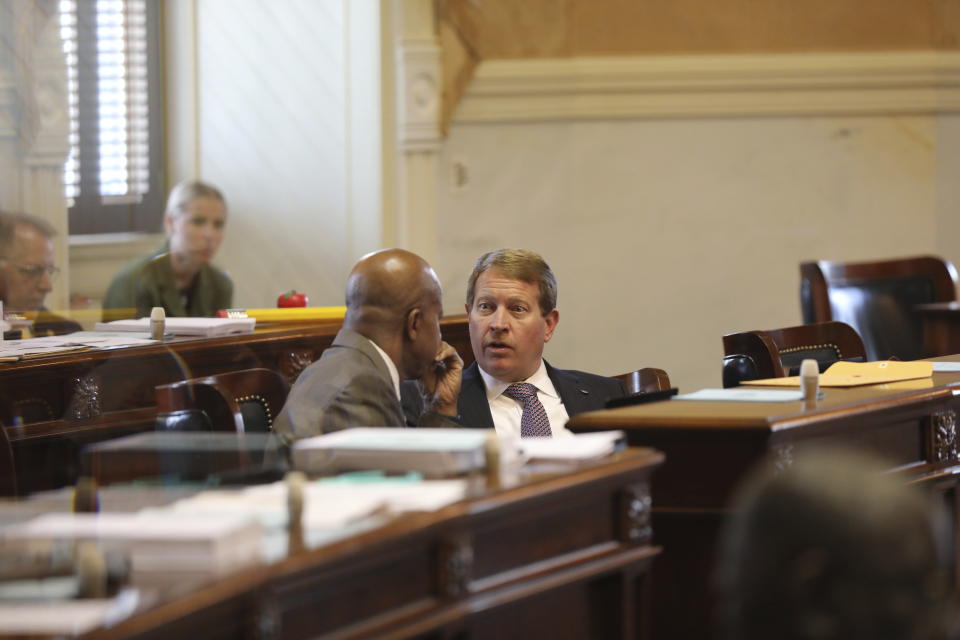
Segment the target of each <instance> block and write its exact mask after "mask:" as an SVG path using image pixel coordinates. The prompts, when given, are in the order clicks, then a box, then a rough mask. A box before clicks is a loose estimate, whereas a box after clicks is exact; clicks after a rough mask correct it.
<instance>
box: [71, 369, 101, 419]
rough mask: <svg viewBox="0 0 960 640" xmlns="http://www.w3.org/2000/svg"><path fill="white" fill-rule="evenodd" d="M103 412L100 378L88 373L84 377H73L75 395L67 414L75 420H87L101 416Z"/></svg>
mask: <svg viewBox="0 0 960 640" xmlns="http://www.w3.org/2000/svg"><path fill="white" fill-rule="evenodd" d="M102 413H103V412H102V411H101V409H100V380H99V379H98V378H97V376H96V375H94V374H92V373H88V374H87V375H85V376H83V377H82V378H74V379H73V396H72V397H71V398H70V406H69V408H68V409H67V415H68V416H70V417H71V418H72V419H74V420H86V419H88V418H96V417H99V416H100V415H101V414H102Z"/></svg>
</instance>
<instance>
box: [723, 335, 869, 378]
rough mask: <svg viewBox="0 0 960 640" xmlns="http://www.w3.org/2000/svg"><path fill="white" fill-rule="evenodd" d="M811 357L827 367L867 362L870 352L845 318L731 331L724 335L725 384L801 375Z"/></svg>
mask: <svg viewBox="0 0 960 640" xmlns="http://www.w3.org/2000/svg"><path fill="white" fill-rule="evenodd" d="M808 358H810V359H813V360H816V361H817V364H819V365H820V370H821V371H823V370H824V369H826V368H827V367H828V366H830V365H831V364H833V363H834V362H837V361H838V360H852V361H858V362H863V361H865V360H866V352H865V350H864V347H863V341H862V340H861V339H860V336H859V335H857V332H856V331H855V330H854V329H853V327H851V326H850V325H848V324H844V323H843V322H818V323H815V324H803V325H800V326H797V327H786V328H784V329H772V330H769V331H742V332H740V333H728V334H727V335H725V336H723V386H724V387H736V386H737V385H739V384H740V383H741V382H743V381H744V380H762V379H764V378H782V377H783V376H789V375H797V373H798V370H799V368H800V363H801V362H803V361H804V360H805V359H808Z"/></svg>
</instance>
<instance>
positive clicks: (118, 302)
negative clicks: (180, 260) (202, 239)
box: [103, 245, 233, 320]
mask: <svg viewBox="0 0 960 640" xmlns="http://www.w3.org/2000/svg"><path fill="white" fill-rule="evenodd" d="M232 300H233V281H231V280H230V276H228V275H227V274H226V273H224V272H223V271H221V270H220V269H217V268H216V267H214V266H211V265H207V266H205V267H203V269H201V270H200V272H199V273H198V274H197V279H196V282H195V283H194V286H193V296H192V298H191V299H190V306H189V308H188V307H185V306H184V304H183V297H182V296H181V295H180V291H179V290H178V289H177V284H176V281H175V280H174V278H173V269H172V268H171V266H170V254H169V253H166V245H164V246H162V247H161V248H160V249H159V251H158V252H153V253H151V254H149V255H146V256H142V257H140V258H137V259H136V260H133V261H132V262H130V263H129V264H127V265H126V266H124V267H123V269H121V270H120V272H119V273H118V274H117V275H115V276H114V277H113V281H112V282H111V283H110V286H109V287H108V288H107V295H106V296H105V297H104V299H103V309H104V314H103V317H104V320H117V319H119V318H129V317H131V314H133V317H135V318H142V317H149V316H150V310H151V309H153V307H163V309H164V311H165V312H166V314H167V315H168V316H172V317H183V316H191V317H210V316H213V315H216V313H217V311H219V310H220V309H228V308H230V306H231V303H232ZM110 310H115V311H110Z"/></svg>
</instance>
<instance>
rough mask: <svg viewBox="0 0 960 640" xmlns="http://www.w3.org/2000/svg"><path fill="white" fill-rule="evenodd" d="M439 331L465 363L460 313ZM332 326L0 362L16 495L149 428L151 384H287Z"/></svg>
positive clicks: (329, 337) (467, 354) (63, 480)
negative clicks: (260, 379) (253, 374)
mask: <svg viewBox="0 0 960 640" xmlns="http://www.w3.org/2000/svg"><path fill="white" fill-rule="evenodd" d="M441 328H442V332H443V338H444V339H445V340H446V341H447V342H449V343H450V344H452V345H453V346H454V347H456V349H457V351H459V352H460V355H461V357H463V359H464V361H465V362H466V363H470V362H472V361H473V352H472V351H471V349H470V337H469V333H468V331H467V322H466V317H465V316H452V317H449V318H444V319H443V320H442V321H441ZM339 330H340V322H339V321H336V322H320V323H315V324H312V325H302V326H295V327H291V326H289V325H283V324H278V325H274V326H269V327H265V328H262V329H258V330H257V332H256V333H253V334H248V335H241V336H225V337H220V338H205V339H188V338H176V339H173V340H170V341H168V342H164V343H163V344H159V345H152V346H148V347H134V348H127V349H116V350H109V351H88V352H83V353H78V354H74V355H69V356H58V357H50V358H39V359H36V360H29V361H24V362H16V363H0V425H3V426H4V428H5V430H6V434H7V437H8V439H9V441H10V446H11V448H12V451H13V457H14V463H15V466H16V470H17V479H18V481H19V486H18V489H19V493H20V494H21V495H23V494H27V493H30V492H33V491H38V490H42V489H50V488H56V487H60V486H64V485H66V484H72V483H73V482H74V481H75V480H76V477H77V452H78V450H79V448H80V447H82V446H83V445H85V444H89V443H92V442H99V441H102V440H107V439H110V438H114V437H118V436H122V435H128V434H131V433H138V432H141V431H148V430H151V429H153V425H154V418H155V417H156V403H155V400H154V393H153V390H154V387H156V386H157V385H160V384H167V383H170V382H176V381H178V380H185V379H188V378H196V377H202V376H209V375H213V374H217V373H225V372H228V371H235V370H238V369H249V368H253V367H266V368H268V369H273V370H275V371H278V372H280V373H281V374H282V375H283V376H285V377H286V378H287V379H288V380H290V381H291V382H292V381H293V380H295V379H296V377H297V376H298V375H300V372H301V371H303V369H305V368H306V367H307V366H308V365H309V364H310V363H311V362H313V361H314V360H316V359H317V358H319V357H320V354H321V353H322V352H323V350H324V349H326V348H327V347H328V346H330V343H331V342H332V341H333V338H334V336H336V334H337V331H339Z"/></svg>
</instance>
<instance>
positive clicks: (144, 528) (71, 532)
mask: <svg viewBox="0 0 960 640" xmlns="http://www.w3.org/2000/svg"><path fill="white" fill-rule="evenodd" d="M0 539H6V540H51V539H52V540H63V539H74V540H95V541H96V542H97V543H98V545H99V546H100V547H101V548H102V549H103V550H104V552H118V553H122V554H124V555H126V556H127V557H129V558H130V566H131V570H132V573H133V578H134V582H137V581H138V576H139V577H142V578H145V579H148V578H149V576H150V575H151V574H171V573H181V572H186V573H189V574H190V575H191V576H196V577H202V576H210V577H216V576H221V575H225V574H227V573H230V572H233V571H236V570H238V569H242V568H244V567H247V566H250V565H253V564H257V563H259V562H260V561H261V548H262V539H263V531H262V529H261V527H260V525H259V524H258V523H257V522H254V521H252V520H250V519H249V518H247V517H243V516H230V515H221V516H220V517H217V518H201V517H196V516H189V517H172V516H170V515H164V516H157V515H143V514H129V513H103V514H96V513H49V514H46V515H42V516H40V517H38V518H34V519H33V520H29V521H27V522H24V523H20V524H15V525H10V526H7V527H4V528H2V529H0ZM181 575H182V573H181Z"/></svg>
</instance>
